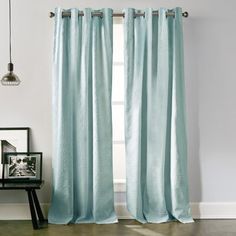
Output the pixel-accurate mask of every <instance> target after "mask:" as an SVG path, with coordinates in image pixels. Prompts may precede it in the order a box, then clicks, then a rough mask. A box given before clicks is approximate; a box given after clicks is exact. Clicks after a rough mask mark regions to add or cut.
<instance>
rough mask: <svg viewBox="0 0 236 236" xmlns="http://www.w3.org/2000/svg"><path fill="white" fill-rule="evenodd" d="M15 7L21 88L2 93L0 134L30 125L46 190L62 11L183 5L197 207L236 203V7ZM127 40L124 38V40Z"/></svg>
mask: <svg viewBox="0 0 236 236" xmlns="http://www.w3.org/2000/svg"><path fill="white" fill-rule="evenodd" d="M7 2H8V1H7V0H1V1H0V9H1V14H0V29H1V31H0V32H1V36H0V75H3V74H5V73H6V68H7V63H8V47H7V45H8V44H7V39H8V36H7V33H8V28H7V17H8V14H7V10H8V7H7ZM12 4H13V60H14V63H15V71H16V72H17V74H18V75H19V77H20V79H21V80H22V84H21V85H20V86H19V87H15V88H14V87H2V86H0V108H1V112H0V114H1V115H0V127H7V126H28V127H31V129H32V137H31V141H32V145H31V149H32V150H33V151H42V152H43V153H44V166H43V168H44V179H45V180H46V183H45V186H44V187H43V189H42V191H40V193H39V196H40V201H41V202H45V203H47V202H49V199H50V189H51V156H52V148H51V145H52V141H51V139H52V134H51V131H52V128H51V60H52V42H53V19H50V18H49V17H48V12H49V11H52V10H53V9H54V8H55V7H56V6H61V7H64V8H71V7H78V8H84V7H93V8H101V7H111V8H113V9H115V10H118V11H119V10H120V9H122V8H124V7H134V8H141V9H143V8H145V7H153V8H158V7H160V6H164V7H168V8H172V7H175V6H181V7H182V8H183V9H184V10H187V11H188V12H189V14H190V17H189V18H187V19H184V34H185V72H186V73H185V75H186V94H187V118H188V138H189V185H190V200H191V202H233V201H236V188H235V186H234V181H233V180H234V179H235V178H236V171H235V167H236V122H235V121H236V93H235V88H236V77H235V68H236V27H235V23H234V22H235V18H236V11H235V9H236V1H234V0H228V1H227V4H226V1H223V0H199V1H196V0H185V1H183V0H182V1H180V0H178V1H177V0H169V1H166V0H161V1H158V0H145V1H138V0H126V1H115V0H113V1H110V0H100V1H95V0H86V1H85V0H80V1H77V0H70V1H68V0H67V1H66V0H50V1H48V0H40V1H39V0H38V1H36V0H35V1H32V0H31V1H30V0H20V1H16V0H13V1H12ZM121 40H122V39H121ZM26 200H27V199H26V195H25V194H24V193H19V192H9V191H7V192H0V203H13V202H14V203H20V202H26Z"/></svg>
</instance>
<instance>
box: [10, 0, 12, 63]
mask: <svg viewBox="0 0 236 236" xmlns="http://www.w3.org/2000/svg"><path fill="white" fill-rule="evenodd" d="M9 54H10V63H12V58H11V0H9Z"/></svg>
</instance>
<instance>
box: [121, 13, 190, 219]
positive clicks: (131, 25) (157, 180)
mask: <svg viewBox="0 0 236 236" xmlns="http://www.w3.org/2000/svg"><path fill="white" fill-rule="evenodd" d="M168 11H169V10H167V9H164V8H161V9H159V10H158V12H159V16H155V15H153V14H152V12H153V9H151V8H150V9H146V10H145V17H136V18H134V13H135V12H137V11H135V10H134V9H131V8H129V9H125V10H124V13H125V18H124V34H125V143H126V168H127V170H126V175H127V206H128V210H129V211H130V213H131V214H132V215H133V217H134V218H135V219H137V220H138V221H140V222H142V223H145V222H151V223H160V222H166V221H170V220H179V221H180V222H184V223H187V222H192V221H193V220H192V217H191V214H190V207H189V198H188V181H187V141H186V128H185V99H184V70H183V32H182V12H181V9H180V8H175V9H173V10H172V11H173V12H174V13H175V17H173V16H166V13H167V12H168Z"/></svg>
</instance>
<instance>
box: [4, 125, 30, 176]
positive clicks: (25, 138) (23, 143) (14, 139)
mask: <svg viewBox="0 0 236 236" xmlns="http://www.w3.org/2000/svg"><path fill="white" fill-rule="evenodd" d="M29 151H30V128H29V127H0V160H1V163H2V164H3V165H4V154H5V153H9V152H29ZM1 167H2V166H1ZM1 169H2V179H4V175H5V174H4V171H5V170H4V168H1Z"/></svg>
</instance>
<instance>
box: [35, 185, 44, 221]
mask: <svg viewBox="0 0 236 236" xmlns="http://www.w3.org/2000/svg"><path fill="white" fill-rule="evenodd" d="M32 196H33V200H34V205H35V208H36V212H37V215H38V218H39V222H40V223H43V222H44V221H45V220H44V217H43V212H42V210H41V207H40V204H39V200H38V197H37V194H36V191H35V189H32Z"/></svg>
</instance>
